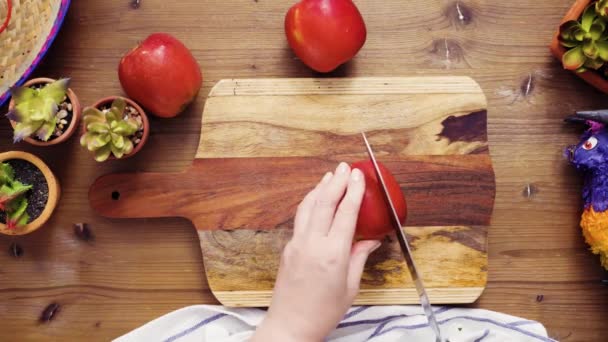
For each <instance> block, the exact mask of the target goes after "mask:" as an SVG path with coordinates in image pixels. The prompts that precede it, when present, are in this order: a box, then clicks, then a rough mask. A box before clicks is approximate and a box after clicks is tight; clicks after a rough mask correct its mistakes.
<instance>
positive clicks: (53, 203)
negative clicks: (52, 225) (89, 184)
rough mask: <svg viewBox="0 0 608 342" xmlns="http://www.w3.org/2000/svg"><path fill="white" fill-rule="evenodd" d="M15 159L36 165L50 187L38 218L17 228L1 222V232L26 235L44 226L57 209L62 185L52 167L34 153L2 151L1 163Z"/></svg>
mask: <svg viewBox="0 0 608 342" xmlns="http://www.w3.org/2000/svg"><path fill="white" fill-rule="evenodd" d="M15 159H21V160H24V161H27V162H29V163H31V164H33V165H34V166H36V167H37V168H38V169H39V170H40V171H41V172H42V174H43V175H44V179H45V180H46V184H47V186H48V188H49V196H48V199H47V201H46V206H45V207H44V210H43V211H42V213H40V215H39V216H38V217H37V218H35V219H34V220H33V221H32V222H30V223H28V224H26V225H25V226H23V227H17V228H15V229H8V228H7V227H6V224H3V223H0V233H1V234H5V235H25V234H29V233H31V232H33V231H35V230H37V229H38V228H40V227H42V226H43V225H44V224H45V223H46V222H47V221H48V220H49V218H50V217H51V215H52V214H53V212H54V211H55V208H56V207H57V204H58V203H59V198H60V197H61V187H60V186H59V181H57V178H56V177H55V175H54V174H53V172H52V171H51V169H49V167H48V166H47V165H46V164H45V163H44V162H43V161H42V160H41V159H40V158H38V157H36V156H34V155H33V154H30V153H27V152H21V151H9V152H3V153H0V163H3V162H6V161H8V160H15Z"/></svg>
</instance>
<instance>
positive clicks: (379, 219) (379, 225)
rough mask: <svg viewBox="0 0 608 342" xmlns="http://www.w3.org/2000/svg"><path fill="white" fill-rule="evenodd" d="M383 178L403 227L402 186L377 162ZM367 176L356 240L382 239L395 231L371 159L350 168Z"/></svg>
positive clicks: (405, 211)
mask: <svg viewBox="0 0 608 342" xmlns="http://www.w3.org/2000/svg"><path fill="white" fill-rule="evenodd" d="M378 166H379V168H380V172H381V173H382V178H383V179H384V182H385V183H386V187H387V189H388V192H389V195H390V196H391V199H392V201H393V204H394V205H395V210H396V211H397V215H398V216H399V220H400V221H401V224H404V223H405V219H406V218H407V205H406V202H405V196H404V195H403V192H402V191H401V187H400V186H399V183H397V180H396V179H395V177H394V176H393V174H392V173H391V172H390V171H389V170H388V169H387V168H386V167H385V166H384V165H383V164H382V163H380V162H378ZM351 167H352V169H359V170H361V172H363V175H364V176H365V195H364V196H363V203H362V204H361V209H360V211H359V218H358V220H357V231H356V233H355V234H356V237H357V238H358V239H361V240H379V239H382V238H383V237H384V236H386V235H388V234H389V233H391V232H392V231H393V226H392V220H391V215H392V214H391V212H390V208H389V206H388V205H387V203H386V200H385V197H384V192H383V191H382V184H380V181H379V180H378V177H376V171H375V170H374V164H372V162H371V160H365V161H359V162H356V163H353V164H352V165H351Z"/></svg>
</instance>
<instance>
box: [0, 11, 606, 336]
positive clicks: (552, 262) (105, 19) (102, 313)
mask: <svg viewBox="0 0 608 342" xmlns="http://www.w3.org/2000/svg"><path fill="white" fill-rule="evenodd" d="M355 2H356V3H357V5H358V7H359V8H360V10H361V12H362V14H363V16H364V18H365V20H366V23H367V27H368V40H367V43H366V45H365V46H364V48H363V49H362V50H361V52H360V54H359V55H358V56H357V58H355V59H354V60H353V61H352V62H351V63H349V64H347V65H345V66H344V67H342V68H340V69H339V70H337V71H336V72H335V73H333V74H332V76H334V77H344V76H349V77H355V76H357V77H384V76H426V75H465V76H471V77H473V78H474V79H475V80H476V81H477V82H479V83H480V85H481V87H482V89H483V90H484V92H485V93H486V95H487V97H488V127H489V129H488V133H489V134H488V140H489V142H490V146H491V150H490V153H491V156H492V161H493V165H494V168H495V172H496V181H497V197H496V205H495V209H494V214H493V220H492V225H491V227H490V229H489V231H488V234H489V237H488V242H489V245H488V257H489V262H488V284H487V288H486V290H485V291H484V293H483V295H482V296H481V298H480V299H479V300H478V301H477V302H476V303H475V304H473V306H474V307H481V308H486V309H490V310H497V311H501V312H505V313H509V314H513V315H519V316H521V317H525V318H527V319H534V320H539V321H541V322H542V323H543V324H545V326H546V327H547V330H548V332H549V335H550V336H551V337H553V338H556V339H558V340H560V341H604V340H605V337H606V335H607V334H608V327H607V326H606V324H605V322H606V320H607V319H608V312H607V310H606V308H607V307H608V293H607V291H606V290H607V289H606V287H605V286H604V285H602V279H605V278H606V274H605V272H604V271H602V269H601V267H600V265H599V262H598V260H597V258H596V257H595V256H593V255H591V254H590V253H589V252H588V251H587V250H586V249H587V247H586V246H585V244H584V241H583V238H582V236H581V233H580V229H579V228H578V220H579V219H580V206H581V201H580V200H579V198H580V194H579V192H580V179H579V178H578V177H577V176H576V174H575V172H574V171H573V170H571V168H570V167H569V166H568V165H567V163H566V162H565V161H564V160H563V158H562V156H561V155H562V149H563V147H564V146H566V145H568V144H572V143H573V142H575V141H577V138H578V134H579V133H580V131H579V129H578V128H575V127H569V126H566V125H564V124H563V123H562V121H561V120H562V118H563V117H564V116H566V115H568V114H571V113H572V112H573V111H574V110H581V109H597V108H605V107H606V106H607V102H606V96H605V95H603V94H600V93H599V92H597V91H595V90H593V89H592V88H591V87H589V86H587V85H586V84H585V83H583V82H582V81H581V80H579V79H578V78H577V77H576V76H574V75H572V74H571V73H569V72H567V71H564V70H562V68H561V66H560V64H559V61H557V60H555V59H554V58H553V57H551V55H550V53H549V51H548V44H549V42H550V40H551V37H552V35H553V32H554V30H555V29H556V27H557V25H558V24H559V22H560V20H561V18H562V16H563V14H564V13H565V12H566V11H567V9H568V8H569V6H570V5H571V4H572V2H573V1H571V0H538V1H528V0H512V1H508V2H497V1H486V0H468V1H448V0H431V1H427V0H425V1H422V0H411V1H407V2H404V1H401V0H386V1H382V2H378V1H372V0H355ZM291 3H292V1H287V0H273V1H266V0H258V1H253V0H236V1H223V0H209V1H205V2H204V3H202V2H201V1H199V0H181V1H178V2H166V1H162V0H142V6H141V7H140V8H139V9H137V10H133V9H131V8H130V6H129V1H127V0H107V1H73V2H72V8H71V9H70V12H69V13H68V16H67V18H66V24H65V26H64V29H63V30H62V31H61V32H60V34H59V36H58V38H57V40H56V42H55V44H54V45H53V47H52V48H51V51H50V53H49V55H48V57H47V58H46V59H45V61H44V63H43V65H42V67H41V68H40V69H39V70H38V71H37V76H51V77H61V76H70V77H72V86H73V89H74V91H76V92H77V94H78V96H79V97H80V98H81V100H82V102H83V104H84V105H89V104H92V103H93V102H94V101H96V100H97V99H99V98H101V97H103V96H106V95H116V94H121V89H120V85H119V83H118V77H117V72H116V69H117V65H118V61H119V59H120V56H121V55H122V54H123V53H125V52H126V51H128V50H129V49H131V48H132V47H133V46H134V45H135V44H136V43H137V41H140V40H142V39H143V38H144V37H145V36H146V35H147V34H149V33H152V32H157V31H166V32H171V33H173V34H174V35H176V36H177V37H179V38H180V39H182V40H183V41H184V42H185V43H186V44H187V45H188V46H190V47H191V48H192V50H193V53H194V55H195V57H196V58H197V60H198V61H199V63H200V64H201V67H202V68H203V72H204V76H205V82H204V88H203V90H202V91H201V93H200V95H199V98H198V99H197V101H196V103H195V104H194V105H193V106H192V107H191V108H190V109H189V110H188V111H187V112H186V113H184V114H183V115H182V116H180V117H178V118H176V119H172V120H158V119H153V120H152V122H151V126H152V127H151V129H152V132H151V136H150V141H149V142H148V144H147V145H146V148H145V149H144V150H142V152H141V153H140V154H138V155H137V156H136V157H134V158H133V159H131V160H128V161H116V162H109V163H105V164H101V165H99V164H97V163H95V162H94V161H93V160H92V158H91V156H90V155H89V154H88V153H87V152H86V151H84V150H82V149H81V148H80V146H79V145H78V141H77V139H72V140H71V141H70V142H68V143H66V144H65V145H62V146H57V147H52V148H48V149H41V148H34V147H30V146H27V145H24V144H19V145H13V144H12V143H11V131H10V125H9V123H8V121H0V151H6V150H9V149H19V150H28V151H31V152H34V153H36V154H37V155H40V156H41V157H42V159H43V160H44V161H45V162H47V163H48V164H49V166H50V167H51V168H52V169H53V171H54V172H55V174H56V175H57V176H58V178H59V181H60V182H61V184H62V190H63V193H62V199H61V202H60V204H59V207H58V210H57V211H56V213H55V215H54V216H53V217H52V219H51V221H50V222H49V224H48V226H47V227H45V228H42V229H40V230H38V231H36V232H35V233H33V234H31V235H29V236H25V237H19V238H13V237H4V236H3V237H0V340H9V341H10V340H44V341H47V340H61V341H66V340H78V341H80V340H99V341H107V340H109V339H111V338H114V337H117V336H119V335H121V334H124V333H126V332H128V331H130V330H132V329H134V328H136V327H138V326H140V325H142V324H144V323H145V322H148V321H150V320H152V319H154V318H156V317H159V316H160V315H162V314H165V313H167V312H169V311H171V310H175V309H178V308H181V307H184V306H187V305H192V304H201V303H217V301H216V299H215V298H214V297H213V296H212V294H211V292H210V290H209V285H208V284H207V282H206V280H205V279H204V277H201V274H202V273H203V272H204V266H203V263H202V262H201V252H200V246H199V243H198V242H197V237H196V232H195V230H194V229H193V228H192V224H191V223H190V222H188V220H185V219H152V220H150V219H134V220H115V219H105V218H102V217H100V216H98V215H95V214H94V213H93V211H92V210H91V209H90V208H89V204H88V200H87V195H88V189H89V186H90V185H91V183H92V182H93V180H94V179H95V178H97V177H98V176H101V175H103V174H107V173H111V172H132V171H147V172H181V171H183V170H184V169H185V168H186V167H187V166H189V165H191V163H192V159H193V158H194V155H195V153H196V150H197V145H198V143H199V138H200V136H199V135H200V132H199V129H200V126H201V124H200V122H201V118H200V113H201V112H202V110H203V106H204V104H205V100H206V96H207V94H208V93H209V91H210V89H211V87H212V86H213V85H215V84H216V83H217V81H219V80H221V79H225V78H269V77H315V76H317V75H316V74H315V73H313V72H311V71H310V70H309V69H307V68H306V67H305V66H303V65H302V64H301V63H300V62H299V61H298V60H297V59H295V58H294V56H293V54H292V53H291V51H290V50H289V48H288V46H287V44H286V42H285V38H284V34H283V29H282V27H283V15H284V13H285V12H286V11H287V8H288V7H289V6H290V5H291ZM457 5H458V6H457ZM77 222H86V223H88V224H89V231H90V234H81V233H79V234H75V232H74V228H73V224H74V223H77ZM14 254H16V255H20V256H19V257H15V256H13V255H14ZM52 303H56V304H58V305H59V310H58V311H57V312H56V314H55V315H53V316H52V317H49V316H48V315H47V316H46V317H43V322H40V321H39V319H40V318H41V315H42V312H43V311H44V309H45V308H46V307H47V306H49V305H50V304H52ZM46 319H50V321H48V322H47V321H46Z"/></svg>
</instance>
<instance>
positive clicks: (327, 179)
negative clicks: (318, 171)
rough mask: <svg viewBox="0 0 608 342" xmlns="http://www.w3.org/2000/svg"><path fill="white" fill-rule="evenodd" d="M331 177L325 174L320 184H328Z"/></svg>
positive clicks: (329, 174) (330, 174)
mask: <svg viewBox="0 0 608 342" xmlns="http://www.w3.org/2000/svg"><path fill="white" fill-rule="evenodd" d="M331 176H333V174H332V173H331V172H328V173H326V174H325V176H323V178H322V179H321V183H327V182H329V180H330V178H331Z"/></svg>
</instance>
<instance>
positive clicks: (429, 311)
mask: <svg viewBox="0 0 608 342" xmlns="http://www.w3.org/2000/svg"><path fill="white" fill-rule="evenodd" d="M361 135H362V136H363V141H364V142H365V147H366V148H367V153H368V154H369V158H370V159H371V161H372V164H373V165H374V170H375V171H376V177H378V181H379V182H380V184H381V186H382V192H383V193H384V197H385V200H386V203H387V204H388V207H389V208H390V211H391V213H390V214H391V221H392V222H393V228H395V232H396V233H397V240H399V246H401V251H402V252H403V256H404V258H405V262H406V264H407V268H408V270H409V271H410V275H411V276H412V280H413V281H414V284H416V291H417V292H418V296H419V297H420V305H422V308H423V309H424V313H425V315H426V318H427V320H428V322H429V326H430V327H431V329H433V332H434V333H435V336H436V341H437V342H443V339H442V338H441V331H440V330H439V324H437V319H436V318H435V313H434V312H433V308H432V307H431V302H430V301H429V297H428V296H427V294H426V290H425V289H424V284H423V283H422V278H421V277H420V275H419V273H418V270H417V269H416V263H414V259H413V258H412V251H411V249H410V245H409V243H408V241H407V238H406V237H405V232H404V231H403V229H402V228H401V222H400V220H399V215H398V214H397V210H395V205H394V204H393V200H392V199H391V196H390V194H389V192H388V188H387V187H386V183H385V182H384V178H383V177H382V173H381V172H380V168H379V167H378V162H377V161H376V157H375V156H374V152H373V151H372V147H371V146H370V144H369V141H368V140H367V136H366V135H365V133H364V132H361Z"/></svg>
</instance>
